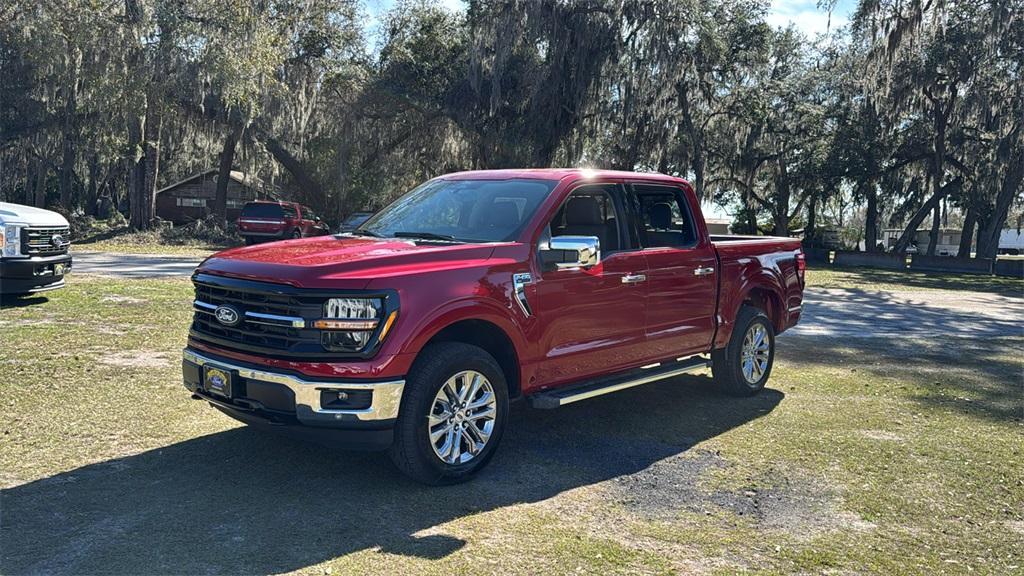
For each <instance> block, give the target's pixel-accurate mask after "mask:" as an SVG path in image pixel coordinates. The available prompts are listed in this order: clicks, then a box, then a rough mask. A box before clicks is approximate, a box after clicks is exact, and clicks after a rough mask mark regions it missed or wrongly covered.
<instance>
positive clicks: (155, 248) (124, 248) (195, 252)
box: [72, 237, 231, 258]
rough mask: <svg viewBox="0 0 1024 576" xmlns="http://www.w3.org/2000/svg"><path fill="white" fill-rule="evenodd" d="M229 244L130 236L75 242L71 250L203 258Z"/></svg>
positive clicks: (223, 248) (224, 248)
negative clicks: (173, 242) (156, 239)
mask: <svg viewBox="0 0 1024 576" xmlns="http://www.w3.org/2000/svg"><path fill="white" fill-rule="evenodd" d="M227 248H231V246H210V245H207V244H201V243H199V244H164V243H160V242H151V241H141V240H140V241H135V240H133V239H132V238H130V237H127V238H114V239H110V240H98V241H95V242H75V243H74V245H73V246H72V251H73V252H113V253H116V254H166V255H171V256H196V257H199V258H205V257H207V256H209V255H210V254H213V253H214V252H219V251H221V250H226V249H227Z"/></svg>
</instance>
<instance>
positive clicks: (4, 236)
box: [0, 224, 21, 256]
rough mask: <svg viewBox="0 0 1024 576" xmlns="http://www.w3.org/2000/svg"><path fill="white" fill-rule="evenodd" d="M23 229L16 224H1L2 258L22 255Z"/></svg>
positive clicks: (0, 242) (0, 245)
mask: <svg viewBox="0 0 1024 576" xmlns="http://www.w3.org/2000/svg"><path fill="white" fill-rule="evenodd" d="M20 238H21V227H20V226H16V225H14V224H0V256H18V255H20V254H21V242H19V240H20Z"/></svg>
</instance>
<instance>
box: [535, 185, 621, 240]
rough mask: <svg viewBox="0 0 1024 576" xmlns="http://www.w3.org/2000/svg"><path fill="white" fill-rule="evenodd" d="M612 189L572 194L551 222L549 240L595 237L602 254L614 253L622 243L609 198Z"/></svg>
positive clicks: (588, 189) (586, 189)
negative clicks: (550, 238) (567, 237)
mask: <svg viewBox="0 0 1024 576" xmlns="http://www.w3.org/2000/svg"><path fill="white" fill-rule="evenodd" d="M614 188H615V187H614V186H585V187H583V188H579V189H577V190H574V191H573V192H572V194H570V195H569V198H567V199H566V201H565V203H564V204H562V207H561V208H559V210H558V212H557V213H555V217H554V218H552V220H551V224H550V229H551V235H552V236H597V238H598V240H599V241H600V242H601V251H602V252H604V253H608V252H614V251H615V250H619V249H621V247H622V245H623V243H622V241H621V239H620V234H619V232H620V231H619V222H621V221H622V219H621V218H620V217H619V214H618V209H617V208H616V206H615V201H614V199H613V198H612V195H611V194H612V193H613V191H614Z"/></svg>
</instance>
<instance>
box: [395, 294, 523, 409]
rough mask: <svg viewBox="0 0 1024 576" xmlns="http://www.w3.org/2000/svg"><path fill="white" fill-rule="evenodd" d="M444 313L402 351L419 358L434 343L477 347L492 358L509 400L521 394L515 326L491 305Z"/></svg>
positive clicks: (520, 353)
mask: <svg viewBox="0 0 1024 576" xmlns="http://www.w3.org/2000/svg"><path fill="white" fill-rule="evenodd" d="M466 304H467V303H463V305H461V306H458V307H456V308H454V309H450V310H448V311H447V312H446V313H442V314H440V315H438V316H436V317H435V318H434V319H433V320H430V321H429V322H428V323H427V324H428V327H427V328H425V329H423V330H419V331H418V334H419V335H418V337H417V338H415V339H413V341H412V342H411V343H410V345H409V346H408V347H407V349H406V352H409V353H413V354H416V355H419V353H420V352H422V350H423V349H424V348H426V347H427V346H429V345H430V344H433V343H436V342H462V343H465V344H470V345H473V346H477V347H479V348H482V349H483V350H485V351H486V352H487V353H488V354H490V355H491V356H493V357H494V359H495V360H496V361H497V362H498V365H499V366H500V367H501V370H502V372H503V373H504V375H505V380H506V382H507V384H508V394H509V398H516V397H518V396H520V395H521V393H522V369H521V363H520V362H521V359H522V358H523V351H524V343H523V341H522V336H521V332H520V331H519V330H518V325H517V324H516V323H515V322H513V321H512V320H511V319H509V318H507V317H506V316H505V315H503V314H501V313H500V312H499V311H497V310H494V309H493V308H492V307H491V306H488V305H486V304H480V303H477V304H476V305H468V306H467V305H466Z"/></svg>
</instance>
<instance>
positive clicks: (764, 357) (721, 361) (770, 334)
mask: <svg viewBox="0 0 1024 576" xmlns="http://www.w3.org/2000/svg"><path fill="white" fill-rule="evenodd" d="M774 362H775V329H774V327H772V323H771V320H769V318H768V316H766V315H765V313H764V312H763V311H762V310H760V309H758V308H754V307H753V306H743V307H741V308H740V311H739V314H737V315H736V325H735V326H734V327H733V332H732V337H731V338H730V339H729V344H728V345H727V346H726V347H725V348H722V349H720V350H715V351H713V352H712V353H711V373H712V375H713V376H714V378H715V383H716V384H718V385H719V386H721V387H722V389H724V390H725V391H726V392H728V393H730V394H733V395H735V396H751V395H754V394H757V393H758V392H760V391H761V389H762V388H764V385H765V383H766V382H767V381H768V376H769V375H770V374H771V372H772V364H773V363H774Z"/></svg>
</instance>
